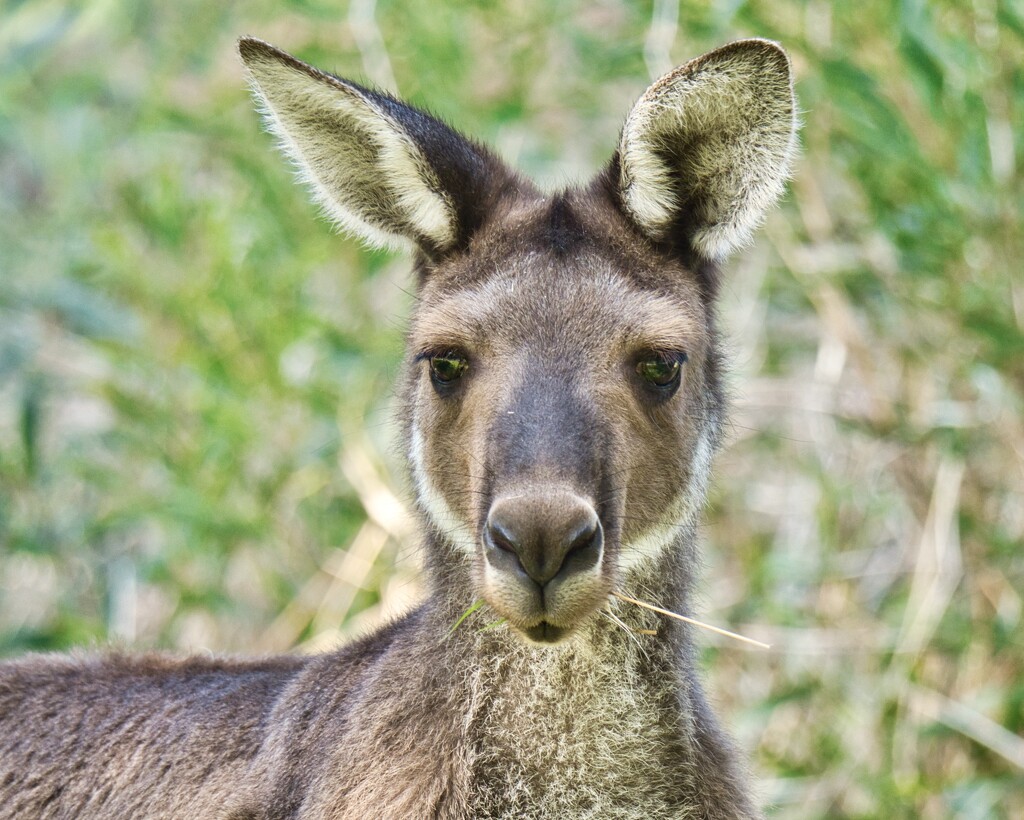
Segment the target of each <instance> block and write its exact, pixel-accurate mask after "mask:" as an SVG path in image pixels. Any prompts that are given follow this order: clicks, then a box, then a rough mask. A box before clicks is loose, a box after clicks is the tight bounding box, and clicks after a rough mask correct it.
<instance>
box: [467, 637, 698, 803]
mask: <svg viewBox="0 0 1024 820" xmlns="http://www.w3.org/2000/svg"><path fill="white" fill-rule="evenodd" d="M613 630H614V631H613ZM590 633H591V634H590V635H587V636H580V638H581V639H580V640H578V641H575V642H573V643H571V644H569V645H568V646H565V647H563V648H561V649H555V650H551V649H533V648H529V647H515V648H514V649H510V648H509V647H507V646H506V647H505V649H506V651H505V652H503V653H493V654H489V655H488V654H484V656H483V657H484V658H485V660H484V662H483V663H482V664H481V665H480V667H479V668H478V669H477V670H476V671H475V672H474V674H473V676H472V677H471V680H470V692H471V704H472V709H471V711H470V713H469V715H468V716H467V725H466V735H467V737H466V740H467V742H468V744H469V746H470V760H471V761H472V762H471V774H470V781H471V788H470V793H471V795H472V798H471V801H470V809H471V811H470V815H471V816H473V817H507V818H513V817H515V818H523V817H537V818H541V817H551V818H566V817H574V818H586V817H594V818H598V817H600V818H651V817H659V818H660V817H664V818H668V817H686V816H690V813H689V812H688V811H687V809H686V808H685V804H686V802H687V801H686V799H685V795H686V794H687V793H688V792H689V791H690V788H689V785H690V784H691V783H692V779H693V777H692V775H693V756H692V754H691V753H690V750H689V748H688V747H689V743H688V742H687V738H688V737H690V736H691V732H690V730H689V727H688V726H687V725H686V722H685V720H684V718H683V717H682V715H683V714H684V712H683V711H682V710H680V708H679V704H680V698H686V697H687V692H685V691H680V687H681V685H682V683H681V681H680V680H679V679H678V676H677V675H675V674H674V670H673V666H674V665H673V664H672V663H671V658H669V657H667V656H666V650H667V647H665V646H664V645H660V646H659V641H662V640H663V638H659V637H654V636H637V638H636V640H634V639H633V638H631V637H630V636H628V635H627V634H626V633H625V632H623V631H622V630H621V629H620V628H619V627H617V626H614V625H611V624H610V623H606V622H604V621H603V620H602V621H599V622H597V623H595V624H594V626H593V628H592V629H591V630H590ZM652 673H653V674H652Z"/></svg>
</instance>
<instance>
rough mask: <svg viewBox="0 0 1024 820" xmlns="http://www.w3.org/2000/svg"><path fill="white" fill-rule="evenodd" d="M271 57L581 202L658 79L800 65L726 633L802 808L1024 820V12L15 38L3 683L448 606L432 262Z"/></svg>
mask: <svg viewBox="0 0 1024 820" xmlns="http://www.w3.org/2000/svg"><path fill="white" fill-rule="evenodd" d="M243 33H251V34H255V35H258V36H261V37H263V38H264V39H267V40H270V41H271V42H274V43H276V44H278V45H280V46H282V47H284V48H286V49H288V50H290V51H292V52H294V53H297V54H298V55H299V56H301V57H303V58H305V59H307V60H309V61H311V62H313V63H315V64H317V65H320V66H322V67H324V68H327V69H329V70H333V71H335V72H336V73H339V74H342V75H347V76H352V77H354V78H358V79H363V80H368V81H370V82H374V83H377V84H380V85H384V86H387V87H390V88H392V89H393V90H397V91H398V92H399V93H401V94H402V95H403V96H404V97H406V98H408V99H410V100H412V101H413V102H416V103H419V104H421V105H425V106H427V107H429V108H430V109H431V110H433V111H434V112H436V113H438V114H440V115H441V116H443V117H444V118H446V119H448V120H449V121H451V122H454V123H456V124H457V125H459V127H461V128H463V129H464V130H466V131H467V132H468V133H470V134H472V135H474V136H476V137H479V138H481V139H484V140H486V141H488V142H490V143H492V144H494V145H496V146H497V147H498V149H499V150H500V152H501V153H502V154H503V155H504V156H506V157H507V158H508V159H509V160H510V161H512V162H514V163H515V164H517V165H518V166H519V167H521V168H522V169H523V170H524V171H526V172H528V173H529V174H531V175H533V176H534V177H535V178H537V179H539V180H540V181H541V182H543V183H545V184H548V185H553V184H557V183H560V182H565V181H567V180H569V179H572V178H575V177H580V176H585V175H587V174H589V173H591V172H593V171H594V170H595V169H597V168H598V167H599V166H600V165H601V164H602V163H603V162H604V161H605V160H606V158H607V156H608V155H609V153H610V151H611V149H612V146H613V145H614V144H615V139H616V136H617V132H618V128H619V126H620V124H621V120H622V118H623V116H624V115H625V113H626V111H627V110H628V107H629V105H630V103H631V101H632V100H633V99H634V98H635V96H636V95H638V94H639V93H640V92H641V91H642V90H643V88H644V87H645V86H646V84H647V82H648V81H649V79H650V76H651V75H652V74H657V73H659V72H660V71H662V70H664V69H667V68H668V67H670V66H671V65H672V64H673V63H676V62H681V61H683V60H685V59H688V58H690V57H692V56H695V55H697V54H700V53H702V52H703V51H704V50H706V49H708V48H711V47H713V46H715V45H718V44H721V43H722V42H725V41H727V40H730V39H734V38H737V37H741V36H763V37H771V38H774V39H778V40H780V41H781V42H783V43H784V45H785V46H786V47H787V48H788V49H789V51H790V53H791V54H792V56H793V59H794V63H795V66H796V70H797V72H798V75H799V95H800V99H801V103H802V106H803V110H804V122H805V126H804V129H803V135H802V138H803V143H804V155H803V158H802V160H801V162H800V164H799V168H798V170H797V173H796V176H795V179H794V182H793V185H792V194H791V196H790V197H789V198H788V200H787V202H786V204H785V206H784V207H783V209H781V210H780V211H779V212H778V213H776V214H774V215H773V216H772V218H771V219H770V220H769V224H768V225H767V227H766V230H765V232H764V234H763V236H762V238H761V240H759V242H758V244H757V245H756V246H755V247H754V248H752V249H750V250H749V251H748V252H747V253H746V254H744V255H741V258H738V259H737V260H736V262H735V263H733V264H732V265H731V270H730V277H729V283H730V284H729V286H728V288H727V292H726V294H725V297H724V302H723V306H722V313H723V317H722V318H723V324H724V326H725V328H726V331H727V333H728V334H729V337H730V339H731V345H732V348H733V351H732V352H733V359H734V362H735V367H734V379H733V380H734V392H735V396H736V407H735V413H734V419H735V424H734V428H733V436H732V441H731V444H730V446H729V448H728V449H727V451H726V452H725V453H723V455H722V456H721V457H720V458H719V462H718V476H719V477H718V480H717V486H716V490H715V493H714V498H713V500H712V505H711V510H710V511H709V520H708V525H707V527H706V541H707V552H708V561H709V567H708V571H707V574H706V575H707V582H706V593H705V596H704V600H703V604H702V609H703V611H704V612H705V613H706V614H707V617H708V618H709V619H711V620H717V621H720V622H723V623H732V624H735V625H738V627H739V628H740V629H742V630H744V631H745V632H747V633H748V634H751V635H752V636H754V637H760V638H764V639H767V640H769V641H771V642H772V643H773V644H774V649H773V651H772V652H770V653H765V654H755V653H751V652H746V651H743V650H742V649H737V648H735V647H732V646H724V645H723V646H720V645H717V644H715V645H713V646H712V647H711V648H709V649H708V650H707V653H706V661H707V667H708V674H709V676H710V678H711V681H712V685H713V689H714V691H715V692H716V695H717V699H718V701H719V703H720V705H721V708H722V710H723V712H724V713H725V715H726V716H727V720H728V722H729V723H730V724H731V725H733V726H734V727H735V728H736V731H737V734H738V735H739V739H740V741H741V743H742V744H743V745H744V746H746V747H747V748H751V749H756V750H757V752H756V755H757V756H756V762H755V766H756V769H757V772H758V775H759V779H760V780H761V781H762V783H763V784H764V792H765V796H766V799H767V800H768V801H769V802H770V803H771V804H772V806H773V807H774V808H773V809H772V811H773V814H774V816H778V817H787V818H813V817H825V816H828V817H848V818H868V817H907V818H910V817H915V818H916V817H922V818H945V817H962V818H988V817H1020V816H1024V776H1022V772H1024V740H1022V739H1021V735H1022V733H1024V639H1022V609H1024V606H1022V599H1021V595H1022V590H1024V551H1022V549H1021V546H1022V543H1024V422H1022V412H1021V411H1022V403H1024V278H1022V277H1021V275H1020V273H1019V266H1020V260H1021V259H1022V258H1024V238H1022V237H1024V234H1022V232H1021V224H1020V214H1021V211H1022V205H1024V202H1022V199H1024V188H1022V186H1021V180H1020V174H1019V169H1020V167H1021V165H1022V161H1024V157H1022V152H1024V140H1022V131H1021V123H1022V122H1024V68H1022V66H1024V8H1022V6H1021V5H1020V3H1019V2H1016V1H1015V0H974V2H971V3H963V2H956V0H938V1H937V2H930V3H929V2H924V0H901V1H900V2H883V0H865V2H862V3H857V4H852V3H851V4H831V3H827V2H824V1H823V0H809V1H808V2H797V0H773V2H767V0H765V1H764V2H743V0H728V1H725V2H718V3H709V2H693V3H684V4H680V5H679V6H677V5H676V4H675V3H673V2H670V1H669V0H656V1H655V2H654V3H653V4H652V3H651V2H639V3H630V2H625V0H597V2H583V0H579V1H578V2H569V0H565V2H555V0H544V1H543V2H541V1H540V0H523V2H519V3H515V4H494V3H484V2H479V1H477V2H474V1H473V0H464V2H453V3H447V4H443V5H441V4H437V3H433V2H427V0H380V2H378V3H377V4H376V6H375V4H374V3H373V2H367V0H356V2H353V3H351V5H349V4H337V3H331V2H327V0H276V1H275V2H273V3H271V2H268V1H267V0H252V2H238V3H230V4H226V3H225V4H217V3H209V2H197V0H182V2H178V3H173V4H171V3H155V2H142V1H140V0H135V2H125V1H124V0H93V1H92V2H87V3H83V2H61V1H60V0H23V2H10V1H9V2H7V3H5V4H4V5H3V6H2V7H0V185H2V195H0V652H2V653H4V654H13V653H16V652H20V651H24V650H26V649H60V648H66V647H69V646H72V645H76V644H82V643H86V644H88V643H91V642H99V643H105V642H107V641H110V640H115V641H122V642H130V643H132V644H133V645H138V646H151V645H158V646H173V647H182V648H199V647H212V648H217V649H234V650H247V651H253V650H254V649H255V650H259V651H262V650H272V649H281V648H286V647H287V646H289V645H291V644H293V643H301V644H302V645H303V646H304V647H320V646H324V645H329V644H331V643H333V642H335V641H336V640H337V639H338V638H339V636H346V635H350V634H352V633H353V632H354V631H358V630H359V629H363V628H365V627H366V626H367V625H370V624H372V623H375V622H378V621H379V620H380V618H381V617H384V615H385V614H386V613H387V612H390V611H393V610H394V609H396V608H400V607H401V606H402V605H404V603H405V602H406V601H408V600H409V598H411V597H413V596H414V595H415V594H416V586H415V582H414V580H413V577H414V566H415V561H416V554H415V549H416V548H415V541H414V539H412V538H410V529H411V528H410V525H409V524H408V522H407V520H406V519H404V518H403V516H402V513H401V505H400V503H399V502H398V500H397V499H403V498H405V499H407V497H408V496H407V491H406V490H405V489H404V486H405V485H404V479H402V478H401V476H402V468H401V464H400V462H399V460H398V459H397V458H396V455H395V451H394V441H393V439H394V431H395V425H394V419H393V410H392V406H391V402H390V390H391V386H392V378H393V372H394V368H395V365H396V362H397V361H398V359H399V357H400V351H401V327H402V317H403V316H404V315H405V314H406V312H407V309H408V303H409V296H408V294H407V289H408V287H409V286H410V284H411V283H410V282H409V280H408V278H407V262H406V261H404V260H402V259H401V258H395V257H391V256H387V255H383V254H379V253H371V252H367V251H365V250H362V249H360V248H359V247H357V246H356V244H355V243H354V242H352V241H347V240H344V239H340V238H337V237H334V236H331V235H330V233H329V231H328V228H327V227H326V224H325V223H324V222H323V220H318V219H317V218H316V217H315V213H314V211H313V209H312V208H311V207H310V206H308V205H307V204H306V201H305V198H304V195H303V192H302V191H301V190H299V189H298V188H296V187H295V186H294V185H293V182H292V179H291V177H290V173H289V171H288V169H287V168H286V166H285V164H284V162H282V160H281V158H280V157H279V156H277V155H275V154H274V152H273V150H272V148H271V140H270V139H269V138H267V137H266V136H265V135H264V134H262V133H261V131H260V129H259V125H258V123H257V118H256V116H255V115H254V113H253V110H252V105H251V102H250V100H249V98H248V95H247V94H246V91H245V83H244V79H243V77H242V73H241V70H240V67H239V63H238V60H237V58H236V57H235V53H234V39H235V38H236V37H237V36H238V35H239V34H243Z"/></svg>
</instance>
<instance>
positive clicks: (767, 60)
mask: <svg viewBox="0 0 1024 820" xmlns="http://www.w3.org/2000/svg"><path fill="white" fill-rule="evenodd" d="M736 56H742V57H744V58H749V59H753V60H757V61H759V62H762V63H763V64H767V65H770V66H771V67H773V68H775V69H777V70H779V71H780V72H781V73H783V74H785V75H786V77H787V78H789V77H791V75H792V73H793V64H792V63H791V62H790V59H789V54H788V53H787V52H786V49H784V48H783V47H782V45H781V44H780V43H777V42H776V41H775V40H768V39H765V38H762V37H750V38H747V39H745V40H734V41H733V42H731V43H727V44H726V45H724V46H722V47H721V48H717V49H715V50H714V51H711V52H709V53H708V54H705V55H704V57H702V58H699V59H701V60H711V59H715V58H729V57H736Z"/></svg>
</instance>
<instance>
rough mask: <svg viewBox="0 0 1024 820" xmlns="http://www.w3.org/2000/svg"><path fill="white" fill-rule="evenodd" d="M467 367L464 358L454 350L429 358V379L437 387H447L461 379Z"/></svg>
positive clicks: (467, 363) (467, 364)
mask: <svg viewBox="0 0 1024 820" xmlns="http://www.w3.org/2000/svg"><path fill="white" fill-rule="evenodd" d="M468 367H469V362H468V361H467V360H466V357H465V356H463V355H462V354H461V353H459V352H457V351H455V350H449V351H448V352H447V353H441V354H439V355H436V356H431V357H430V378H431V380H432V381H433V382H434V384H435V385H437V386H438V387H447V386H449V385H451V384H453V383H454V382H456V381H458V380H459V378H461V377H462V374H463V373H465V372H466V369H467V368H468Z"/></svg>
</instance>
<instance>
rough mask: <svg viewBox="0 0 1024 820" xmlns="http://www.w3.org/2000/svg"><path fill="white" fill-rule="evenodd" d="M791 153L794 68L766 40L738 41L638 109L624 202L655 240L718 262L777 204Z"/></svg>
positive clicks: (663, 82) (659, 85) (647, 96)
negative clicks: (680, 245)
mask: <svg viewBox="0 0 1024 820" xmlns="http://www.w3.org/2000/svg"><path fill="white" fill-rule="evenodd" d="M795 152H796V100H795V98H794V95H793V80H792V76H791V73H790V66H789V58H788V57H787V56H786V53H785V52H784V51H783V50H782V49H781V48H780V47H779V46H778V45H776V44H775V43H772V42H769V41H767V40H740V41H738V42H735V43H730V44H729V45H727V46H723V47H722V48H719V49H717V50H715V51H712V52H710V53H708V54H705V55H704V56H703V57H698V58H697V59H696V60H692V61H691V62H689V63H687V64H686V65H683V66H680V67H679V68H677V69H675V70H674V71H672V72H670V73H669V74H666V75H665V76H664V77H662V78H661V79H659V80H658V81H657V82H655V83H654V85H652V86H651V87H650V88H648V89H647V91H646V92H644V95H643V96H642V97H641V98H640V99H639V100H638V101H637V103H636V105H635V106H634V107H633V110H632V111H631V112H630V114H629V116H628V117H627V119H626V124H625V126H624V127H623V130H622V138H621V141H620V143H619V150H618V155H617V158H618V173H619V178H618V180H617V185H618V195H619V199H620V202H621V204H622V206H623V208H624V210H625V211H626V213H627V214H629V216H630V217H632V219H633V221H634V222H635V223H636V225H637V226H638V227H639V228H640V230H641V231H642V232H643V233H645V234H646V235H648V236H649V237H650V238H652V239H654V240H655V241H678V240H680V239H684V240H686V241H688V242H689V245H690V247H691V248H692V249H693V250H694V251H695V252H696V253H697V254H698V255H699V256H701V257H703V258H704V259H706V260H709V261H718V260H721V259H723V258H724V257H725V256H727V255H728V254H729V253H731V252H732V251H733V250H735V249H736V248H737V247H739V246H740V245H742V244H744V243H745V242H746V241H747V240H748V239H749V238H750V235H751V233H752V232H753V231H754V229H755V228H756V227H757V226H758V225H759V224H760V222H761V220H762V219H763V218H764V215H765V213H766V212H767V210H768V209H769V208H770V207H771V206H772V205H774V204H775V202H776V200H777V199H778V198H779V196H780V194H781V193H782V190H783V186H784V184H785V181H786V179H787V178H788V176H789V171H790V165H791V163H792V160H793V156H794V154H795ZM613 167H614V166H613ZM679 234H682V235H679Z"/></svg>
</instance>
